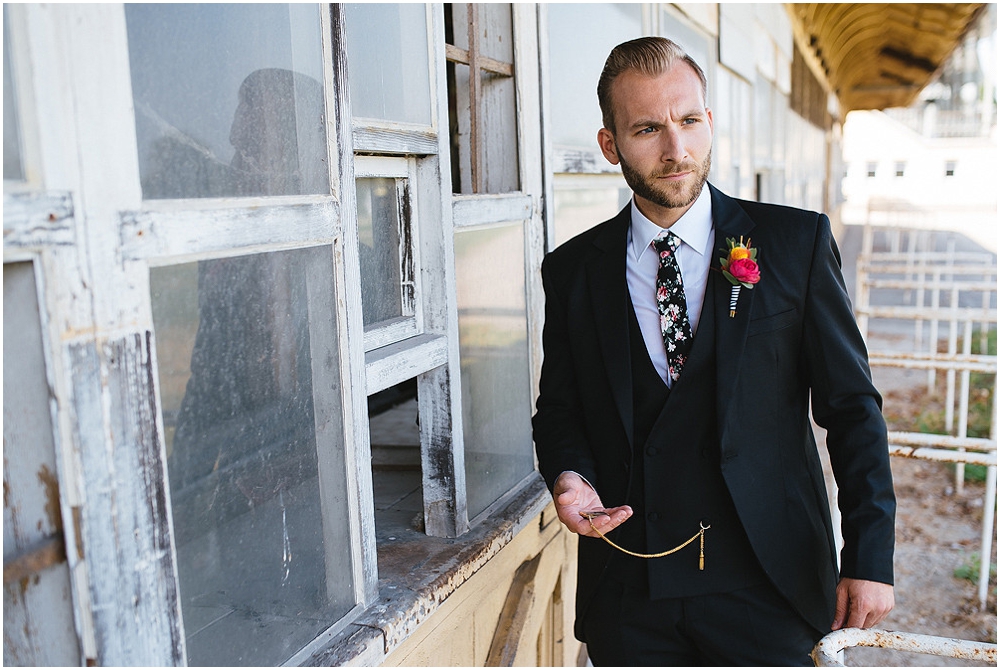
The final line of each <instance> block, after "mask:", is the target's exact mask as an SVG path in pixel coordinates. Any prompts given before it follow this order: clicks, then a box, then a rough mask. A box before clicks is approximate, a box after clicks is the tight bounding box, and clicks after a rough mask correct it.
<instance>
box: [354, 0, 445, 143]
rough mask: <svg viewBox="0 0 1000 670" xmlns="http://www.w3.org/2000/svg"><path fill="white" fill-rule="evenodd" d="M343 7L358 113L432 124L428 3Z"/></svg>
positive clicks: (366, 116)
mask: <svg viewBox="0 0 1000 670" xmlns="http://www.w3.org/2000/svg"><path fill="white" fill-rule="evenodd" d="M344 7H345V9H346V16H347V66H348V69H349V72H350V76H349V79H350V83H351V107H352V108H353V114H354V116H355V117H362V118H368V119H381V120H385V121H403V122H407V123H418V124H422V125H431V82H430V67H429V59H428V51H427V8H426V6H425V5H423V4H417V3H414V4H410V3H370V4H369V3H349V4H346V5H344Z"/></svg>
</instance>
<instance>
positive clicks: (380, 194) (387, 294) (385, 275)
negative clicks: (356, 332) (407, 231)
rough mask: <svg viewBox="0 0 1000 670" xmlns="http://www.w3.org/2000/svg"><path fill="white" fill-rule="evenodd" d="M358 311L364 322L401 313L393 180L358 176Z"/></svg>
mask: <svg viewBox="0 0 1000 670" xmlns="http://www.w3.org/2000/svg"><path fill="white" fill-rule="evenodd" d="M357 189H358V238H359V242H360V244H359V245H358V247H359V252H360V255H361V311H362V314H363V317H364V324H365V325H366V326H368V325H371V324H374V323H379V322H382V321H388V320H389V319H392V318H396V317H400V316H403V300H402V294H401V292H400V286H401V285H400V262H399V261H400V258H399V197H398V196H397V193H398V191H397V188H396V180H395V179H391V178H387V177H376V178H365V179H358V180H357Z"/></svg>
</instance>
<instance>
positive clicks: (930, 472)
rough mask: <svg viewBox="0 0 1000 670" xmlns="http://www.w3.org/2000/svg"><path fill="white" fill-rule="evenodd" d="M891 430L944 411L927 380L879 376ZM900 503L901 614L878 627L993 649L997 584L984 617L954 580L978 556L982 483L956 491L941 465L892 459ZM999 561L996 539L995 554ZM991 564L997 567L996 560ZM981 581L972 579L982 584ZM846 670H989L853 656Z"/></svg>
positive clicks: (934, 659)
mask: <svg viewBox="0 0 1000 670" xmlns="http://www.w3.org/2000/svg"><path fill="white" fill-rule="evenodd" d="M873 373H874V375H875V381H876V385H877V386H878V387H879V388H880V389H881V390H882V393H883V396H884V400H885V407H884V409H885V414H886V417H887V420H888V422H889V424H890V430H893V429H896V430H900V429H902V428H901V427H899V426H894V425H893V424H896V423H901V422H903V421H906V420H907V418H908V417H913V416H916V415H918V414H920V413H921V412H922V411H924V410H926V409H927V408H928V407H931V406H934V405H938V404H941V400H940V398H939V397H937V396H935V395H928V394H927V387H926V379H927V378H926V373H925V372H914V371H903V370H886V369H876V370H874V371H873ZM892 470H893V476H894V484H895V489H896V497H897V502H898V509H897V518H896V559H895V570H896V608H895V609H894V610H893V612H892V613H890V615H889V617H888V618H887V619H886V620H885V621H884V622H883V623H882V624H881V626H880V627H882V628H885V629H886V630H893V631H900V632H909V633H921V634H924V635H934V636H940V637H952V638H959V639H963V640H976V641H984V642H993V643H996V640H997V582H996V576H995V575H994V576H993V577H992V578H991V580H990V585H989V596H988V599H987V606H986V609H985V610H982V611H981V610H980V608H979V603H978V597H977V585H976V583H974V581H969V580H967V579H960V578H958V577H955V576H954V572H955V570H956V569H958V568H961V567H962V566H963V565H968V564H969V563H970V560H971V556H972V554H974V553H975V554H978V553H979V548H980V533H981V529H982V521H983V495H984V485H983V484H982V483H975V482H966V484H965V487H964V490H963V491H962V492H956V490H955V475H954V472H953V470H952V469H950V468H949V467H948V466H947V465H946V464H944V463H936V462H930V461H922V460H914V459H906V458H898V457H897V458H893V460H892ZM992 555H993V556H994V557H995V556H996V533H995V532H994V535H993V552H992ZM992 560H995V558H994V559H992ZM977 578H978V575H977V576H975V577H973V579H977ZM845 659H846V664H847V665H849V666H881V667H889V666H892V667H900V666H907V667H931V666H979V665H987V664H984V663H976V662H971V661H961V660H957V659H953V658H948V657H940V656H933V655H926V654H914V653H906V652H897V651H892V650H886V649H865V648H855V649H849V650H848V651H847V652H846V656H845Z"/></svg>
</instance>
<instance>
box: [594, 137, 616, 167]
mask: <svg viewBox="0 0 1000 670" xmlns="http://www.w3.org/2000/svg"><path fill="white" fill-rule="evenodd" d="M597 144H598V146H600V147H601V153H602V154H604V157H605V158H606V159H608V162H609V163H611V164H612V165H618V145H617V144H615V136H614V135H612V134H611V131H610V130H608V129H607V128H601V129H600V130H598V131H597Z"/></svg>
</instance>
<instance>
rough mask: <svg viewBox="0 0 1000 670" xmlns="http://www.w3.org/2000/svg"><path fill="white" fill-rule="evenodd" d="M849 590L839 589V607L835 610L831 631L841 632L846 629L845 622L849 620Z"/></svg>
mask: <svg viewBox="0 0 1000 670" xmlns="http://www.w3.org/2000/svg"><path fill="white" fill-rule="evenodd" d="M847 605H848V603H847V589H846V588H842V587H841V586H838V587H837V605H836V609H834V616H833V624H832V625H831V626H830V629H831V630H840V629H841V628H843V627H844V620H845V619H846V618H847Z"/></svg>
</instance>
